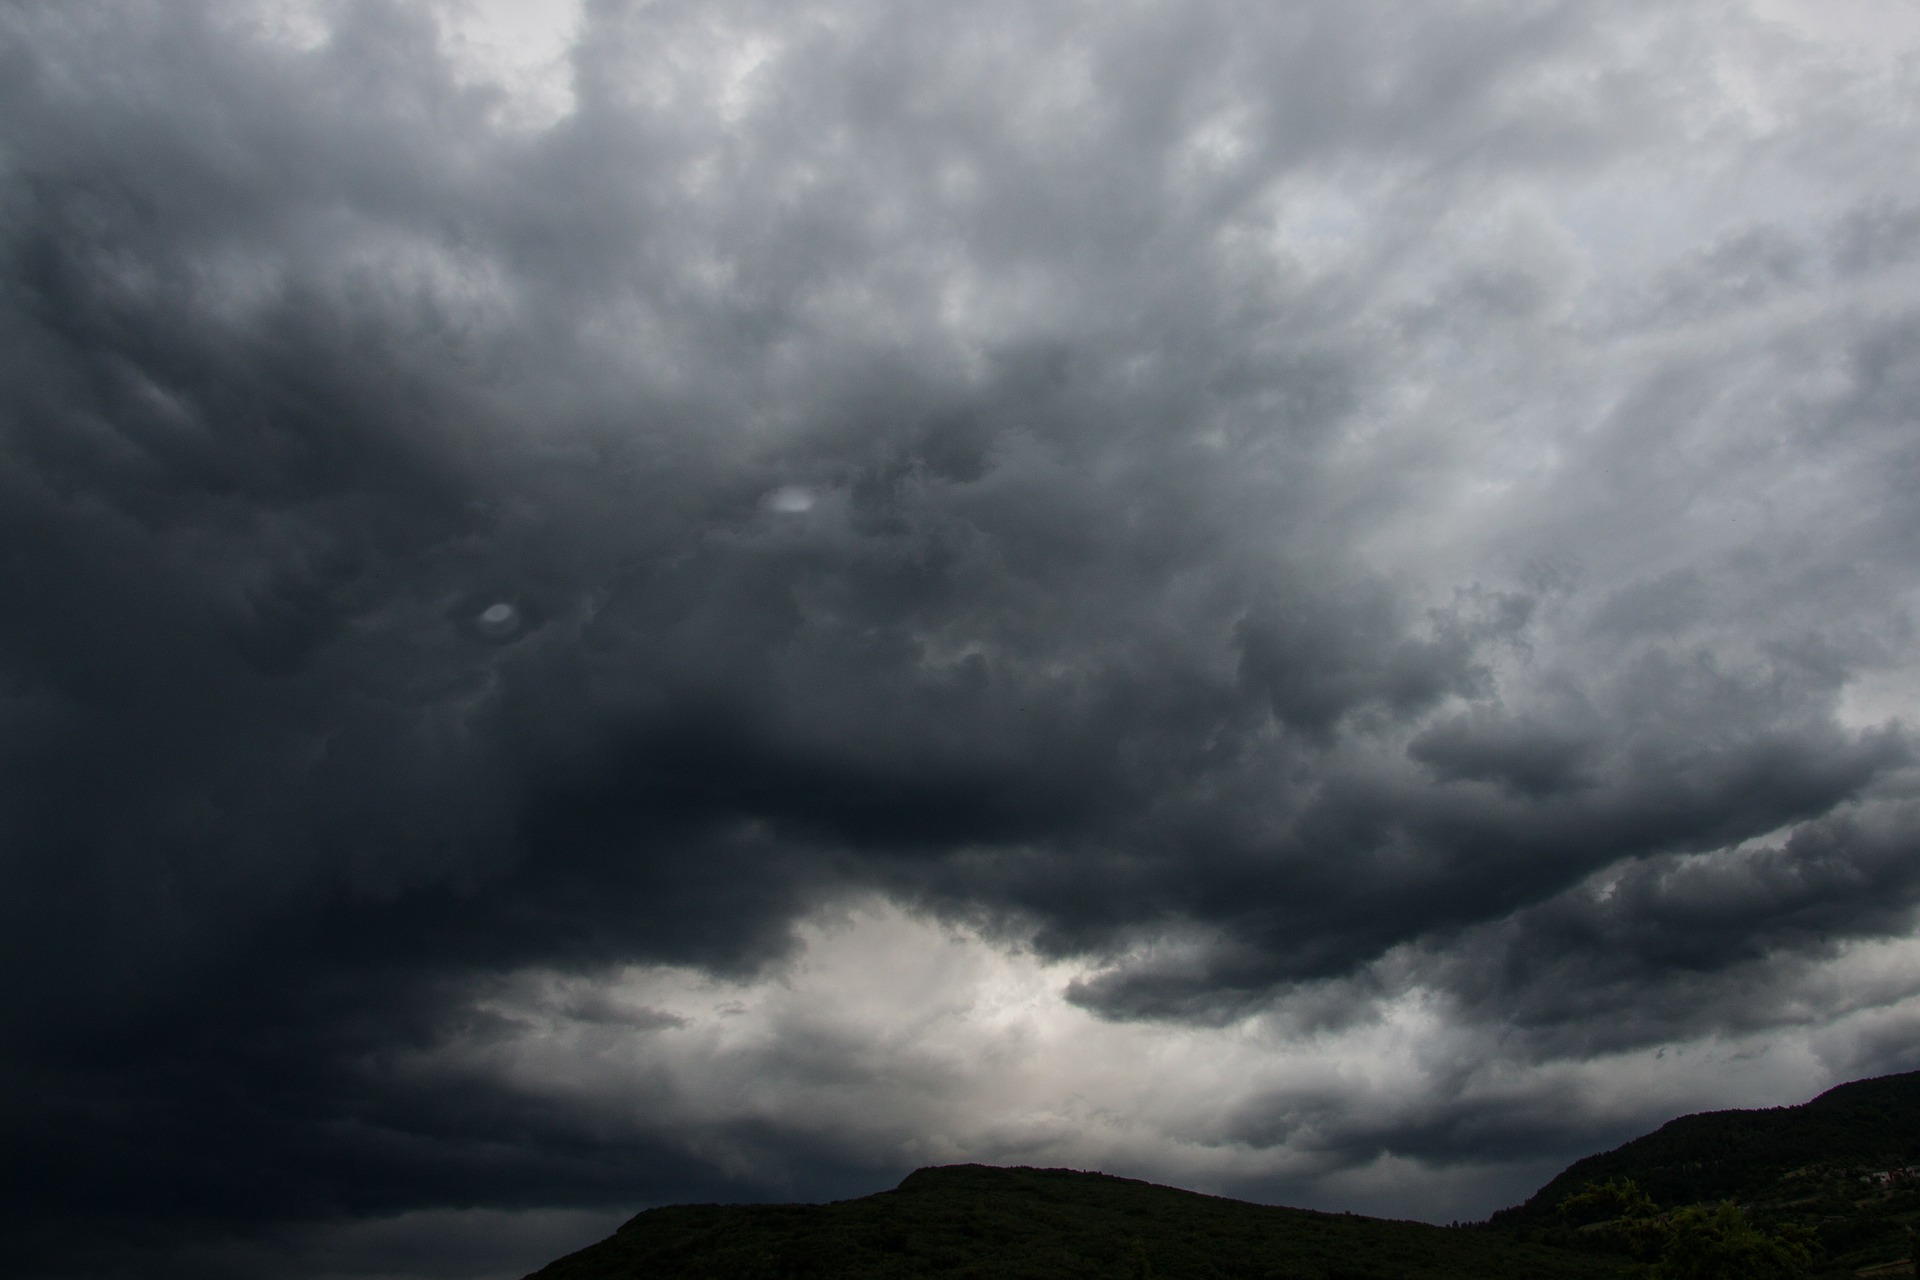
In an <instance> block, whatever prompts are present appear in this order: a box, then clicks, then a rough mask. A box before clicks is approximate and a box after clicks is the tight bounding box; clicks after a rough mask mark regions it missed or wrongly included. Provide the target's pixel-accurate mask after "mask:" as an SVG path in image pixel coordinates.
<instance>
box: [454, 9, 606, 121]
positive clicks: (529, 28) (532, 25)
mask: <svg viewBox="0 0 1920 1280" xmlns="http://www.w3.org/2000/svg"><path fill="white" fill-rule="evenodd" d="M438 17H439V20H440V41H441V50H442V52H443V53H444V54H445V55H446V56H447V58H448V59H449V60H450V61H451V62H452V63H453V66H454V70H455V74H456V75H457V76H459V78H460V79H461V80H462V81H463V82H464V83H467V84H484V85H490V86H493V87H495V88H498V89H499V90H501V91H502V92H503V93H504V94H505V102H504V103H503V105H502V106H501V107H500V109H499V112H498V114H497V116H496V118H495V121H496V123H497V124H499V125H501V126H503V127H505V128H508V129H515V130H530V131H531V130H540V129H546V128H550V127H552V126H553V125H555V124H558V123H559V122H560V121H561V120H563V119H565V118H566V117H567V116H568V115H570V114H572V112H573V109H574V92H573V70H572V67H571V65H570V63H569V60H568V55H569V53H570V52H571V51H572V49H573V44H574V41H575V39H577V38H578V36H579V32H580V20H581V6H580V2H579V0H539V2H538V3H534V2H533V0H443V3H442V4H441V5H440V7H439V12H438Z"/></svg>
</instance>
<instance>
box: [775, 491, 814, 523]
mask: <svg viewBox="0 0 1920 1280" xmlns="http://www.w3.org/2000/svg"><path fill="white" fill-rule="evenodd" d="M813 504H814V496H813V491H812V490H810V489H803V488H801V487H800V486H799V485H796V484H790V485H784V486H782V487H781V488H778V489H775V490H774V491H773V492H772V493H770V494H768V495H767V505H768V506H769V507H772V508H773V509H774V510H775V511H779V512H782V513H784V514H786V515H800V514H801V513H803V512H807V511H811V510H813Z"/></svg>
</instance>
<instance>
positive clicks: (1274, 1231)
mask: <svg viewBox="0 0 1920 1280" xmlns="http://www.w3.org/2000/svg"><path fill="white" fill-rule="evenodd" d="M1597 1185H1606V1186H1611V1187H1616V1188H1625V1187H1631V1188H1633V1189H1634V1191H1635V1192H1636V1194H1639V1193H1644V1196H1643V1199H1642V1200H1641V1203H1642V1205H1643V1206H1648V1207H1651V1208H1657V1210H1658V1211H1660V1212H1661V1213H1664V1214H1669V1215H1672V1214H1673V1211H1675V1210H1680V1211H1681V1213H1680V1214H1679V1215H1677V1217H1676V1220H1679V1219H1681V1218H1684V1215H1685V1210H1684V1206H1688V1205H1696V1204H1701V1205H1711V1204H1716V1203H1719V1202H1732V1203H1733V1204H1736V1205H1738V1206H1739V1207H1740V1210H1741V1215H1740V1216H1741V1219H1742V1221H1743V1222H1746V1223H1750V1224H1751V1226H1752V1227H1753V1228H1754V1229H1755V1230H1756V1231H1758V1232H1760V1233H1763V1234H1766V1233H1777V1234H1778V1235H1779V1236H1780V1238H1782V1239H1788V1240H1792V1241H1796V1242H1799V1247H1801V1248H1802V1249H1803V1250H1804V1252H1805V1255H1806V1262H1805V1266H1804V1267H1801V1266H1800V1265H1798V1264H1796V1265H1795V1266H1794V1267H1793V1268H1792V1269H1791V1272H1790V1273H1791V1274H1794V1275H1807V1276H1818V1277H1829V1276H1831V1277H1839V1276H1852V1275H1856V1274H1860V1273H1862V1272H1866V1273H1868V1274H1873V1275H1889V1276H1891V1275H1910V1274H1912V1271H1911V1269H1909V1268H1906V1267H1904V1266H1903V1265H1902V1264H1903V1263H1904V1260H1905V1259H1906V1258H1907V1257H1908V1252H1909V1250H1910V1249H1911V1248H1912V1247H1913V1244H1912V1234H1911V1232H1912V1229H1913V1228H1915V1227H1917V1226H1920V1073H1913V1074H1908V1075H1900V1076H1886V1077H1883V1078H1881V1079H1878V1080H1862V1081H1857V1082H1855V1083H1853V1084H1848V1085H1842V1086H1840V1087H1839V1088H1837V1089H1833V1090H1830V1091H1828V1092H1827V1093H1824V1094H1822V1095H1821V1096H1820V1097H1818V1098H1815V1099H1814V1100H1813V1101H1812V1102H1809V1103H1806V1104H1805V1105H1803V1106H1798V1107H1776V1108H1772V1109H1770V1110H1764V1111H1718V1112H1708V1113H1704V1114H1701V1115H1693V1116H1683V1117H1681V1118H1680V1119H1678V1120H1674V1121H1672V1122H1671V1123H1669V1124H1667V1125H1664V1126H1663V1127H1661V1128H1660V1129H1659V1130H1658V1131H1656V1132H1654V1133H1651V1134H1648V1135H1646V1136H1645V1137H1643V1138H1637V1139H1635V1140H1634V1141H1632V1142H1629V1143H1627V1144H1625V1145H1624V1146H1621V1147H1619V1148H1617V1149H1615V1150H1613V1151H1609V1152H1605V1153H1603V1154H1600V1155H1595V1156H1589V1157H1587V1158H1586V1159H1584V1160H1581V1161H1579V1162H1577V1163H1576V1164H1574V1165H1573V1166H1571V1167H1570V1168H1568V1169H1567V1171H1566V1172H1564V1173H1562V1174H1561V1175H1559V1176H1558V1177H1556V1178H1555V1179H1553V1180H1552V1181H1551V1182H1549V1183H1548V1184H1547V1185H1546V1186H1545V1187H1543V1188H1541V1189H1540V1191H1539V1192H1537V1193H1536V1194H1535V1195H1534V1196H1533V1197H1532V1198H1530V1199H1529V1200H1528V1201H1527V1202H1526V1203H1525V1204H1522V1205H1518V1206H1516V1207H1514V1208H1512V1209H1506V1210H1502V1211H1501V1212H1499V1213H1497V1214H1495V1215H1494V1216H1493V1219H1492V1220H1491V1221H1490V1222H1489V1223H1486V1224H1482V1225H1475V1226H1470V1227H1452V1228H1449V1227H1434V1226H1427V1225H1425V1224H1422V1223H1415V1222H1389V1221H1383V1220H1381V1219H1377V1218H1365V1217H1360V1216H1357V1215H1353V1214H1328V1213H1314V1212H1311V1211H1308V1210H1304V1209H1284V1208H1276V1207H1272V1206H1267V1205H1255V1204H1246V1203H1243V1202H1241V1201H1237V1200H1227V1199H1222V1198H1220V1197H1217V1196H1205V1195H1199V1194H1196V1193H1194V1192H1191V1191H1179V1190H1175V1189H1173V1188H1171V1187H1160V1186H1155V1185H1153V1184H1152V1183H1147V1182H1137V1181H1133V1180H1131V1179H1127V1178H1115V1177H1109V1176H1107V1175H1105V1174H1099V1173H1078V1172H1073V1171H1070V1170H1065V1169H996V1168H988V1167H985V1166H981V1165H956V1166H951V1167H947V1168H938V1169H921V1170H920V1171H918V1172H917V1173H913V1174H910V1175H909V1176H908V1177H907V1179H906V1180H905V1181H904V1182H902V1183H901V1184H900V1185H899V1186H898V1187H897V1188H895V1189H894V1190H892V1191H883V1192H880V1193H879V1194H877V1195H871V1196H867V1197H864V1198H862V1199H859V1200H845V1201H841V1202H839V1203H837V1204H824V1205H804V1204H803V1205H680V1206H674V1207H670V1208H662V1209H650V1210H648V1211H646V1212H645V1213H642V1214H640V1215H638V1216H637V1217H635V1218H633V1219H632V1220H630V1221H629V1222H628V1223H627V1224H626V1225H625V1226H623V1227H621V1228H620V1230H619V1231H618V1232H617V1233H616V1234H614V1235H613V1236H611V1237H610V1238H608V1239H606V1240H603V1241H601V1242H600V1243H599V1244H596V1245H593V1246H591V1247H590V1248H587V1249H583V1250H581V1251H580V1252H579V1253H575V1254H572V1255H570V1256H568V1257H565V1258H562V1259H560V1260H559V1261H558V1262H555V1263H553V1264H551V1265H549V1266H547V1267H545V1268H543V1269H542V1270H541V1271H539V1272H537V1273H535V1274H536V1276H537V1277H538V1278H539V1280H616V1278H617V1280H627V1278H629V1277H632V1278H639V1277H647V1278H654V1277H658V1278H661V1280H668V1278H674V1280H677V1278H680V1277H686V1278H687V1280H699V1278H701V1277H716V1278H717V1277H727V1278H729V1280H733V1278H739V1280H749V1278H755V1277H768V1278H772V1277H808V1276H819V1277H847V1278H848V1280H859V1278H861V1277H890V1278H892V1277H898V1278H900V1280H907V1278H909V1277H916V1276H942V1277H953V1278H955V1280H959V1278H962V1277H982V1278H983V1280H984V1278H985V1277H1010V1278H1032V1280H1040V1278H1041V1277H1062V1278H1064V1277H1075V1278H1079V1277H1109V1276H1111V1277H1136V1278H1138V1277H1149V1276H1151V1277H1157V1278H1159V1280H1175V1278H1179V1277H1195V1278H1196V1280H1197V1278H1199V1277H1209V1278H1211V1280H1239V1278H1241V1277H1245V1278H1247V1280H1402V1278H1406V1280H1412V1278H1414V1277H1418V1278H1419V1280H1450V1278H1453V1277H1458V1278H1459V1280H1504V1278H1507V1277H1511V1278H1512V1280H1561V1278H1563V1277H1564V1278H1565V1280H1577V1278H1580V1277H1595V1278H1600V1277H1628V1276H1634V1275H1646V1274H1649V1272H1647V1271H1646V1270H1644V1269H1643V1268H1641V1267H1640V1266H1638V1265H1636V1263H1635V1262H1634V1260H1633V1258H1632V1257H1629V1256H1627V1255H1626V1254H1625V1253H1624V1252H1623V1251H1622V1249H1623V1246H1622V1244H1621V1241H1622V1240H1623V1239H1624V1238H1625V1237H1626V1236H1628V1235H1631V1234H1632V1233H1631V1232H1622V1231H1620V1230H1617V1229H1614V1230H1610V1229H1609V1223H1608V1222H1607V1221H1605V1220H1604V1219H1605V1218H1606V1216H1607V1211H1606V1210H1605V1209H1604V1207H1603V1208H1601V1209H1598V1210H1596V1209H1595V1208H1594V1206H1593V1204H1591V1203H1587V1204H1584V1205H1582V1203H1581V1202H1580V1201H1576V1202H1575V1203H1574V1204H1573V1205H1564V1204H1563V1202H1566V1201H1568V1200H1569V1199H1570V1198H1572V1197H1576V1196H1579V1195H1581V1193H1582V1192H1583V1190H1588V1191H1590V1189H1591V1188H1593V1187H1595V1186H1597ZM1587 1199H1588V1201H1591V1196H1588V1197H1587ZM1647 1211H1649V1208H1647V1207H1643V1209H1642V1210H1641V1212H1643V1213H1644V1212H1647ZM1622 1221H1624V1220H1622ZM1619 1225H1620V1222H1619V1221H1616V1222H1614V1223H1613V1224H1612V1226H1613V1227H1615V1228H1617V1227H1618V1226H1619ZM1643 1236H1644V1233H1643ZM1648 1256H1649V1255H1646V1254H1644V1253H1643V1254H1642V1261H1646V1260H1647V1259H1648ZM1655 1261H1658V1259H1655ZM1651 1274H1656V1275H1663V1276H1665V1275H1684V1274H1688V1272H1686V1271H1685V1270H1684V1269H1681V1268H1678V1267H1676V1266H1675V1265H1674V1264H1672V1263H1671V1262H1670V1261H1669V1262H1668V1263H1666V1264H1664V1265H1662V1266H1660V1267H1657V1268H1656V1269H1655V1271H1654V1272H1652V1273H1651ZM1702 1274H1705V1272H1703V1273H1702ZM1713 1274H1715V1275H1718V1274H1720V1271H1719V1270H1714V1271H1713ZM1728 1274H1740V1272H1739V1271H1738V1269H1737V1268H1736V1270H1735V1271H1734V1272H1729V1273H1728ZM1783 1274H1784V1273H1783Z"/></svg>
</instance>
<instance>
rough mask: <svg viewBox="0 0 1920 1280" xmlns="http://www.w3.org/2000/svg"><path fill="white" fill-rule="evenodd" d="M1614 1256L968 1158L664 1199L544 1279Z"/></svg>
mask: <svg viewBox="0 0 1920 1280" xmlns="http://www.w3.org/2000/svg"><path fill="white" fill-rule="evenodd" d="M1624 1273H1625V1268H1624V1266H1623V1265H1622V1264H1621V1263H1619V1262H1617V1261H1615V1260H1613V1259H1611V1258H1603V1257H1595V1256H1589V1255H1582V1254H1578V1253H1568V1252H1565V1251H1562V1250H1557V1249H1553V1248H1548V1247H1543V1246H1539V1245H1534V1244H1530V1243H1527V1242H1524V1241H1518V1240H1514V1239H1511V1238H1509V1237H1507V1236H1504V1235H1502V1234H1499V1233H1496V1232H1491V1231H1487V1230H1484V1229H1479V1228H1447V1227H1433V1226H1428V1225H1426V1224H1424V1223H1417V1222H1387V1221H1383V1220H1381V1219H1378V1218H1363V1217H1359V1216H1356V1215H1351V1214H1333V1213H1314V1212H1310V1211H1308V1210H1304V1209H1281V1208H1274V1207H1271V1206H1267V1205H1255V1204H1246V1203H1243V1202H1241V1201H1238V1200H1227V1199H1222V1198H1220V1197H1218V1196H1205V1195H1199V1194H1197V1193H1195V1192H1191V1191H1178V1190H1175V1189H1173V1188H1171V1187H1160V1186H1155V1185H1153V1184H1152V1183H1148V1182H1136V1181H1133V1180H1131V1179H1128V1178H1114V1177H1109V1176H1107V1175H1105V1174H1099V1173H1076V1172H1072V1171H1070V1170H1066V1169H995V1168H988V1167H985V1166H982V1165H953V1166H949V1167H946V1168H937V1169H921V1170H920V1171H918V1172H917V1173H913V1174H909V1175H908V1176H907V1178H906V1180H905V1181H903V1182H902V1183H901V1184H900V1185H899V1187H898V1188H896V1189H895V1190H892V1191H882V1192H880V1193H879V1194H877V1195H871V1196H867V1197H865V1198H863V1199H859V1200H843V1201H841V1202H839V1203H837V1204H823V1205H805V1204H800V1205H681V1206H675V1207H671V1208H664V1209H649V1210H648V1211H647V1212H645V1213H642V1214H640V1215H638V1216H637V1217H635V1218H633V1219H632V1220H631V1221H629V1222H628V1223H627V1224H626V1225H625V1226H623V1227H621V1228H620V1230H619V1231H618V1232H617V1233H616V1234H614V1235H613V1236H612V1237H610V1238H609V1239H606V1240H603V1241H601V1242H600V1243H599V1244H596V1245H593V1246H592V1247H590V1248H587V1249H583V1250H581V1251H580V1252H579V1253H576V1254H573V1255H571V1256H569V1257H566V1258H562V1259H560V1260H559V1261H558V1262H555V1263H553V1264H552V1265H550V1266H548V1267H546V1268H544V1269H543V1270H541V1271H539V1272H536V1273H535V1275H536V1276H537V1277H538V1280H614V1278H616V1277H619V1278H621V1280H625V1278H626V1277H649V1278H650V1280H651V1278H654V1277H659V1278H661V1280H666V1278H668V1277H673V1278H679V1277H685V1278H687V1280H697V1278H702V1277H727V1278H728V1280H747V1278H750V1277H769V1278H771V1277H811V1276H818V1277H823V1278H824V1277H834V1278H836V1280H840V1278H844V1280H862V1278H864V1277H876V1278H877V1277H901V1278H905V1277H915V1276H943V1277H954V1278H955V1280H960V1278H963V1277H979V1278H980V1280H986V1278H987V1277H994V1278H995V1280H1001V1278H1006V1280H1043V1278H1047V1280H1051V1278H1053V1277H1059V1278H1060V1280H1066V1278H1068V1277H1072V1278H1073V1280H1085V1278H1086V1277H1105V1276H1112V1277H1145V1276H1153V1277H1156V1278H1158V1280H1181V1278H1183V1277H1193V1278H1195V1280H1199V1278H1200V1277H1208V1278H1209V1280H1236V1278H1239V1277H1245V1278H1246V1280H1402V1278H1403V1277H1404V1278H1408V1280H1411V1278H1412V1277H1419V1278H1420V1280H1450V1278H1457V1280H1507V1278H1511V1280H1586V1278H1589V1277H1591V1278H1592V1280H1601V1278H1602V1277H1617V1276H1621V1275H1623V1274H1624Z"/></svg>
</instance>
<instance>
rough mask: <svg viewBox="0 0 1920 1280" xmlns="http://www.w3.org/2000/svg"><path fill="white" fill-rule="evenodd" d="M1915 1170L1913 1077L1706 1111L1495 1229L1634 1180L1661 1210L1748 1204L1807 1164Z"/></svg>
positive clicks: (1509, 1214)
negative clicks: (1586, 1192)
mask: <svg viewBox="0 0 1920 1280" xmlns="http://www.w3.org/2000/svg"><path fill="white" fill-rule="evenodd" d="M1915 1163H1920V1072H1910V1073H1908V1074H1906V1075H1897V1076H1881V1077H1880V1078H1878V1079H1875V1080H1856V1081H1854V1082H1853V1083H1852V1084H1843V1085H1840V1086H1838V1087H1837V1088H1833V1089H1829V1090H1827V1091H1826V1092H1825V1093H1823V1094H1821V1095H1820V1096H1819V1097H1817V1098H1815V1099H1814V1100H1813V1101H1811V1102H1807V1103H1802V1104H1801V1105H1800V1106H1797V1107H1770V1108H1767V1109H1766V1110H1760V1111H1703V1112H1701V1113H1699V1114H1698V1115H1691V1116H1681V1117H1680V1118H1679V1119H1678V1120H1669V1121H1668V1122H1667V1123H1666V1124H1663V1125H1661V1126H1660V1127H1659V1128H1658V1129H1656V1130H1655V1131H1654V1132H1652V1133H1650V1134H1648V1135H1647V1136H1645V1137H1644V1138H1635V1139H1634V1140H1633V1141H1632V1142H1629V1143H1627V1144H1625V1145H1624V1146H1620V1147H1615V1148H1614V1149H1613V1150H1612V1151H1606V1152H1602V1153H1601V1154H1599V1155H1594V1156H1588V1157H1587V1158H1586V1159H1584V1160H1580V1161H1577V1162H1575V1163H1574V1164H1572V1165H1569V1166H1568V1167H1567V1169H1566V1171H1565V1172H1564V1173H1562V1174H1560V1175H1559V1176H1558V1177H1556V1178H1554V1179H1553V1181H1551V1182H1549V1183H1547V1185H1546V1186H1544V1187H1542V1188H1540V1190H1539V1191H1537V1192H1535V1193H1534V1195H1533V1197H1532V1198H1531V1199H1529V1200H1528V1201H1527V1202H1526V1203H1525V1204H1523V1205H1519V1206H1517V1207H1515V1208H1512V1209H1503V1210H1501V1211H1500V1212H1499V1213H1497V1214H1495V1215H1494V1217H1493V1220H1494V1222H1495V1223H1497V1224H1511V1223H1518V1222H1523V1221H1545V1220H1547V1219H1550V1218H1551V1217H1552V1216H1553V1215H1554V1210H1555V1206H1557V1205H1558V1204H1559V1203H1560V1201H1562V1200H1564V1199H1566V1198H1567V1197H1568V1196H1569V1195H1572V1194H1573V1193H1574V1192H1575V1191H1578V1190H1579V1189H1580V1188H1581V1187H1582V1186H1585V1185H1586V1184H1588V1183H1591V1182H1605V1181H1607V1180H1608V1179H1611V1178H1631V1179H1633V1180H1634V1181H1635V1182H1637V1183H1639V1184H1640V1189H1641V1190H1643V1191H1645V1192H1646V1193H1647V1194H1648V1195H1650V1196H1652V1197H1653V1198H1654V1199H1655V1200H1657V1201H1659V1202H1660V1203H1661V1204H1663V1205H1676V1204H1692V1203H1696V1202H1698V1201H1703V1200H1737V1201H1745V1200H1750V1199H1752V1198H1753V1197H1754V1196H1756V1195H1758V1194H1760V1193H1761V1192H1763V1191H1764V1190H1765V1189H1766V1188H1768V1187H1770V1186H1772V1185H1773V1184H1774V1183H1775V1182H1776V1181H1777V1180H1778V1179H1780V1178H1781V1177H1782V1176H1783V1175H1785V1174H1788V1173H1791V1172H1793V1171H1794V1170H1797V1169H1801V1168H1803V1167H1805V1166H1808V1165H1814V1164H1821V1165H1831V1166H1857V1167H1858V1169H1859V1171H1860V1172H1861V1173H1866V1172H1869V1171H1881V1170H1886V1169H1889V1168H1897V1167H1902V1166H1905V1165H1908V1164H1915Z"/></svg>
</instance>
